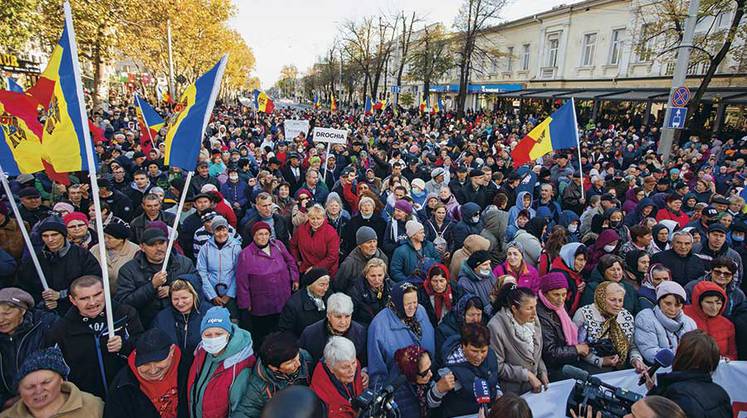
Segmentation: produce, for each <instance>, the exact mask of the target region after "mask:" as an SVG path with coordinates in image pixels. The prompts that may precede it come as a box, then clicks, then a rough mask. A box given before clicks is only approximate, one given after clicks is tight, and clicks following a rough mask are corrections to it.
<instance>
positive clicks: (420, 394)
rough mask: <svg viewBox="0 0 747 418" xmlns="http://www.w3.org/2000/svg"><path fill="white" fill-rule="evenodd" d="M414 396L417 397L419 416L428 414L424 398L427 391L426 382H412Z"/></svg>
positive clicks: (426, 401)
mask: <svg viewBox="0 0 747 418" xmlns="http://www.w3.org/2000/svg"><path fill="white" fill-rule="evenodd" d="M413 386H414V389H415V397H416V398H417V399H418V406H419V407H420V416H421V417H427V416H428V400H427V399H426V393H427V392H428V384H425V385H419V384H417V383H416V384H414V385H413Z"/></svg>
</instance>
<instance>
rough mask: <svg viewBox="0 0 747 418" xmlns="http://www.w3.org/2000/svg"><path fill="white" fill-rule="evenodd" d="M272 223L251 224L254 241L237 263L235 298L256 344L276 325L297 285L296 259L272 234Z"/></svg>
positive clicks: (244, 322)
mask: <svg viewBox="0 0 747 418" xmlns="http://www.w3.org/2000/svg"><path fill="white" fill-rule="evenodd" d="M270 231H271V229H270V225H268V224H267V223H265V222H262V221H259V222H256V223H254V225H252V229H251V233H252V243H251V244H249V246H248V247H246V248H244V250H243V251H242V252H241V255H239V260H238V262H237V263H236V302H237V304H238V307H239V310H240V315H239V316H240V320H241V323H242V328H244V329H249V330H251V332H252V337H253V338H254V340H255V341H256V345H257V346H260V345H261V342H262V340H263V339H264V337H265V336H266V335H267V334H269V333H270V332H272V331H274V330H275V328H276V327H277V323H278V319H280V312H281V311H282V310H283V306H285V303H286V302H287V301H288V299H290V297H291V291H292V290H295V289H298V267H296V260H295V259H294V258H293V256H292V255H290V253H289V252H288V250H286V248H285V245H283V243H282V242H281V241H279V240H275V239H271V238H270V233H271V232H270Z"/></svg>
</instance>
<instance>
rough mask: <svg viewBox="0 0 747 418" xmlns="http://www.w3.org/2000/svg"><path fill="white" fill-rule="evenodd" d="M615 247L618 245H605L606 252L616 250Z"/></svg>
mask: <svg viewBox="0 0 747 418" xmlns="http://www.w3.org/2000/svg"><path fill="white" fill-rule="evenodd" d="M615 247H617V245H605V246H604V252H606V253H611V252H612V251H614V250H615Z"/></svg>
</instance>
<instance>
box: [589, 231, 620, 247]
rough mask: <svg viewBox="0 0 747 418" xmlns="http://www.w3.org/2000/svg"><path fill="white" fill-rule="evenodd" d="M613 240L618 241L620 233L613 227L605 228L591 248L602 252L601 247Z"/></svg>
mask: <svg viewBox="0 0 747 418" xmlns="http://www.w3.org/2000/svg"><path fill="white" fill-rule="evenodd" d="M613 241H620V234H618V233H617V231H615V230H614V229H605V230H604V231H602V233H601V234H599V237H598V238H597V240H596V241H595V242H594V244H593V245H592V250H597V251H599V252H602V248H603V247H604V246H605V245H607V244H609V243H610V242H613Z"/></svg>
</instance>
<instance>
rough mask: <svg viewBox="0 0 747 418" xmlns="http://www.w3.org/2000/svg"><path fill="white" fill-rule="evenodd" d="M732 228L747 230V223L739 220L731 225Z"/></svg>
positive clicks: (738, 230) (735, 230)
mask: <svg viewBox="0 0 747 418" xmlns="http://www.w3.org/2000/svg"><path fill="white" fill-rule="evenodd" d="M731 229H732V231H734V232H747V223H744V221H737V222H734V223H733V224H732V225H731Z"/></svg>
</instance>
